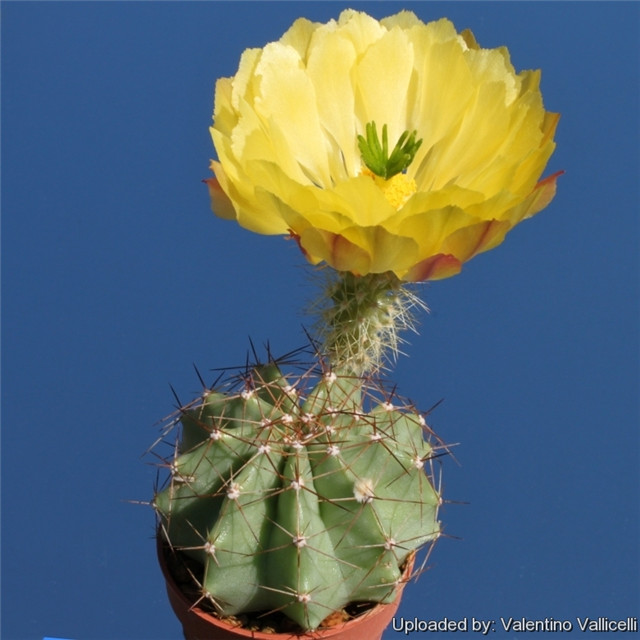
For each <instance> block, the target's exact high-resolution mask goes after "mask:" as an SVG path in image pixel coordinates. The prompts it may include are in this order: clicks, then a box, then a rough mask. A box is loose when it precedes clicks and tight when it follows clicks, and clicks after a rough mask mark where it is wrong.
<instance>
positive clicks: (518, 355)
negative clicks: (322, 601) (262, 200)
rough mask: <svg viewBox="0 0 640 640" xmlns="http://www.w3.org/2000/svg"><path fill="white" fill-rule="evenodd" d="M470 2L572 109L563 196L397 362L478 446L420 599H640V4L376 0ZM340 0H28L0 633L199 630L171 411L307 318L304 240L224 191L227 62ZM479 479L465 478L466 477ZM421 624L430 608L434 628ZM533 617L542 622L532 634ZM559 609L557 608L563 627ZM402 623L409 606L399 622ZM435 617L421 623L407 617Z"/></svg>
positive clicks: (328, 13) (440, 293)
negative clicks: (159, 520) (156, 447)
mask: <svg viewBox="0 0 640 640" xmlns="http://www.w3.org/2000/svg"><path fill="white" fill-rule="evenodd" d="M352 4H353V5H355V7H356V8H358V9H363V10H367V11H368V12H370V13H371V14H373V15H374V16H376V17H378V18H380V17H384V16H385V15H388V14H390V13H394V12H395V11H397V10H400V9H401V8H403V7H405V6H406V7H408V8H411V9H413V10H414V11H415V12H416V13H417V14H418V15H419V16H420V17H421V18H422V19H423V20H425V21H428V20H432V19H436V18H439V17H441V16H448V17H450V18H451V19H452V20H453V21H454V22H455V24H456V26H457V27H458V29H463V28H465V27H470V28H471V29H472V30H473V31H474V33H475V34H476V37H477V38H478V40H479V42H480V43H481V44H482V45H483V46H487V47H495V46H499V45H503V44H505V45H507V46H508V47H509V49H510V52H511V55H512V60H513V62H514V65H515V66H516V68H517V69H523V68H538V67H540V68H542V69H543V84H542V88H543V94H544V97H545V103H546V106H547V108H548V109H549V110H552V111H559V112H561V113H562V119H561V121H560V126H559V130H558V135H557V142H558V148H557V151H556V153H555V155H554V156H553V158H552V159H551V162H550V164H549V167H548V172H549V173H551V172H554V171H557V170H560V169H565V170H566V174H565V175H564V176H563V177H562V178H561V179H560V182H559V191H558V195H557V197H556V199H555V201H554V202H553V203H552V204H551V206H550V207H549V208H548V209H547V210H545V211H544V212H542V213H540V214H539V215H538V216H537V217H535V218H534V219H532V220H531V221H528V222H526V223H524V224H522V225H520V226H519V227H518V228H517V229H516V230H515V231H513V232H512V233H511V234H510V236H509V237H508V239H507V241H506V242H505V243H504V244H503V245H502V246H500V247H499V248H497V249H496V250H494V251H492V252H490V253H487V254H484V255H482V256H480V257H478V258H476V259H475V260H473V261H472V262H470V263H468V264H467V265H465V268H464V270H463V272H462V274H461V275H459V276H456V277H455V278H451V279H449V280H444V281H441V282H437V283H434V284H430V285H427V286H425V287H424V288H423V293H424V298H425V299H426V300H427V302H428V304H429V306H430V307H431V309H432V312H431V314H430V315H428V316H427V315H424V316H422V317H421V335H420V336H415V335H414V336H409V338H410V341H411V345H410V347H409V348H408V351H409V354H410V355H409V357H406V358H403V359H402V360H400V361H399V362H398V365H397V367H396V369H395V372H394V374H393V379H394V381H395V382H396V383H397V384H398V389H399V391H400V392H401V393H402V394H403V395H405V396H409V397H410V398H411V399H413V400H414V401H415V402H416V403H417V404H419V405H420V406H421V407H422V408H424V409H427V408H429V407H430V406H431V405H432V404H434V403H435V402H437V401H438V400H440V399H441V398H444V400H445V401H444V403H443V404H442V405H440V406H439V407H438V408H437V410H436V411H435V412H434V413H433V414H432V416H431V425H432V427H433V428H434V429H435V430H436V431H437V432H438V433H439V434H440V435H441V436H442V438H443V439H444V440H446V441H447V442H450V443H460V444H459V446H457V447H456V448H455V456H456V459H457V462H455V461H454V460H452V459H448V460H447V461H446V462H445V464H444V471H443V473H444V475H443V483H444V484H443V487H444V491H445V497H446V498H447V499H449V500H451V501H453V502H454V503H455V504H450V505H447V506H446V507H445V508H444V509H443V510H442V519H443V521H444V523H445V527H446V532H447V534H449V535H450V536H451V537H450V538H447V539H444V540H442V541H441V542H440V543H439V544H438V546H437V547H436V549H435V552H434V554H433V555H432V558H431V562H432V565H433V568H432V570H431V571H430V572H428V573H427V574H426V575H423V576H422V577H421V578H420V580H419V582H418V583H417V584H412V585H410V586H409V587H408V588H407V590H406V592H405V597H404V600H403V602H402V606H401V609H400V611H399V615H400V616H404V617H405V618H410V619H413V617H415V616H417V617H419V618H422V619H426V618H429V619H432V618H434V619H438V620H439V619H442V618H444V617H445V616H448V617H450V618H454V619H460V618H463V617H468V618H471V616H475V617H478V618H482V619H493V620H496V621H497V625H496V631H495V633H494V634H492V635H493V636H494V637H505V638H506V637H509V638H519V637H524V634H518V633H513V632H512V633H510V634H507V633H504V632H501V631H500V624H499V616H503V617H516V618H520V617H521V616H526V617H527V618H530V619H536V618H544V617H554V618H555V619H562V620H564V619H567V620H570V621H572V622H573V624H574V627H575V629H576V630H575V631H574V632H573V635H581V634H580V633H579V631H578V630H577V624H576V622H575V617H576V616H582V617H584V616H591V617H596V616H608V617H610V618H625V617H627V616H637V615H638V612H639V611H640V603H639V593H640V589H639V576H640V569H639V562H638V561H639V550H638V541H639V531H638V520H639V519H638V514H639V499H638V498H639V496H638V486H639V479H640V478H639V472H638V468H639V465H638V463H639V455H638V442H639V435H638V434H639V429H638V427H639V407H638V396H637V394H638V386H639V366H638V363H639V343H638V333H639V328H638V327H639V304H638V303H639V300H640V296H639V290H638V273H639V270H638V248H639V243H638V240H639V227H638V219H639V215H638V214H639V206H638V205H639V197H638V175H639V163H638V142H639V139H638V129H639V128H638V107H639V104H638V85H639V82H638V79H639V69H638V65H639V62H638V60H639V58H638V36H639V22H640V20H639V19H640V5H638V4H637V3H635V2H629V3H616V2H606V3H605V2H600V3H597V2H593V3H580V2H575V3H574V2H572V3H561V2H546V3H520V2H518V3H506V2H503V3H485V2H473V3H462V2H455V3H446V4H443V3H427V2H420V3H405V4H400V3H382V2H380V3H378V2H376V3H352ZM347 6H348V4H343V3H329V2H322V3H315V2H308V3H307V2H300V3H294V2H289V3H274V2H258V3H245V2H237V3H231V2H230V3H218V2H211V3H204V2H202V3H201V2H196V3H182V4H179V3H169V2H167V3H151V2H150V3H146V2H145V3H127V2H125V3H119V2H118V3H116V2H114V3H82V2H80V3H58V2H51V3H49V2H47V3H35V2H25V3H16V2H4V3H3V4H2V161H3V162H2V214H3V215H2V223H3V228H2V232H3V233H2V294H3V327H2V329H3V336H2V337H3V380H2V381H3V385H2V409H3V413H2V633H1V636H2V638H3V640H19V639H20V640H22V639H28V640H41V639H42V637H43V636H46V635H49V636H60V637H67V638H73V639H74V640H97V639H101V640H103V639H104V640H114V639H122V640H127V639H141V640H142V639H154V640H162V639H165V638H166V639H167V640H169V639H178V638H180V637H181V635H180V630H179V625H178V623H177V621H176V620H175V619H174V617H173V614H172V612H171V610H170V608H169V605H168V603H167V600H166V595H165V593H164V585H163V582H162V579H161V575H160V572H159V569H158V568H157V563H156V559H155V556H154V553H155V551H154V544H153V541H152V537H153V532H154V518H153V513H152V511H151V509H150V508H149V507H147V506H144V505H138V504H134V503H132V502H129V501H133V502H135V501H141V502H144V501H148V500H149V499H150V497H151V494H152V489H153V485H154V481H155V469H154V467H153V466H152V465H151V464H150V463H152V462H153V460H151V459H150V458H148V457H147V458H145V457H143V454H144V452H145V450H146V449H147V447H148V446H149V445H150V444H151V443H152V442H153V440H154V439H155V438H156V436H157V434H158V427H157V425H156V424H155V423H156V421H157V420H159V419H161V418H162V417H163V416H165V415H166V414H168V413H170V412H171V411H172V410H173V402H174V401H173V398H172V395H171V392H170V389H169V384H170V383H171V384H172V385H173V386H174V387H175V388H176V390H177V391H178V393H179V394H180V396H181V397H182V399H183V400H188V399H190V398H191V397H193V395H194V394H195V393H196V392H197V391H198V390H199V383H198V380H197V377H196V375H195V373H194V371H193V368H192V363H196V364H197V366H198V367H199V369H200V370H201V371H203V372H204V373H205V375H206V376H207V380H208V381H209V382H210V381H212V379H213V377H212V374H210V373H209V371H210V369H212V368H214V367H221V366H230V365H236V364H242V363H243V362H244V359H245V354H246V351H247V348H248V337H249V336H251V337H252V339H253V340H254V341H255V342H256V343H257V344H262V343H264V342H266V341H267V340H269V341H270V342H271V345H272V348H273V350H274V351H275V352H276V353H284V352H286V351H289V350H291V349H294V348H296V347H298V346H301V345H302V344H303V343H304V334H303V331H302V325H303V324H305V323H306V324H308V323H309V319H308V318H306V317H305V316H304V315H303V314H302V313H301V309H302V308H303V307H304V305H305V304H306V303H307V302H308V300H309V298H310V297H311V295H312V294H313V289H312V287H311V285H310V284H309V274H308V269H306V268H305V267H304V266H303V263H304V260H303V259H302V257H301V256H300V255H299V253H298V251H297V248H296V247H295V244H294V243H291V242H284V241H282V240H281V239H279V238H273V237H259V236H254V235H253V234H251V233H249V232H247V231H244V230H242V229H240V228H239V227H237V226H236V225H235V224H232V223H229V222H225V221H222V220H219V219H217V218H215V217H214V216H213V215H212V214H211V213H210V210H209V203H208V196H207V190H206V187H205V186H204V185H203V184H202V183H201V182H200V180H201V179H202V178H205V177H207V176H208V161H209V158H210V157H211V156H212V155H213V149H212V146H211V142H210V139H209V134H208V131H207V127H208V125H209V123H210V118H211V112H212V104H213V85H214V81H215V79H216V78H217V77H219V76H228V75H232V74H233V73H235V70H236V68H237V63H238V59H239V56H240V54H241V52H242V51H243V49H244V48H246V47H249V46H263V45H264V44H266V43H267V42H268V41H270V40H274V39H277V38H278V37H280V35H281V34H282V33H283V32H284V31H285V29H286V28H287V27H288V26H289V25H290V24H291V22H292V21H293V20H294V19H295V18H296V17H298V16H300V15H304V16H306V17H308V18H311V19H314V20H321V21H325V20H327V19H329V18H331V17H337V15H338V14H339V12H340V10H341V9H343V8H346V7H347ZM460 503H465V504H460ZM418 635H421V634H418ZM529 635H530V634H527V637H528V636H529ZM541 635H542V634H541ZM400 637H403V636H402V635H401V634H398V633H395V632H393V630H391V629H390V630H388V631H387V632H386V634H385V638H388V639H389V640H392V639H393V638H400ZM410 637H411V636H410Z"/></svg>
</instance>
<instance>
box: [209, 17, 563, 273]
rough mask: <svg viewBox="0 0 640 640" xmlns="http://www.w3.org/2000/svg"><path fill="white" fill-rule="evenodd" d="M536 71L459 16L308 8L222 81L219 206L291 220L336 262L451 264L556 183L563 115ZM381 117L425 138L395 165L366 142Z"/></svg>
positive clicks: (479, 247)
mask: <svg viewBox="0 0 640 640" xmlns="http://www.w3.org/2000/svg"><path fill="white" fill-rule="evenodd" d="M539 83H540V72H539V71H523V72H521V73H518V74H517V73H516V72H515V70H514V68H513V66H512V65H511V62H510V59H509V53H508V51H507V49H506V48H498V49H481V48H480V47H479V46H478V44H477V42H476V41H475V39H474V37H473V35H472V34H471V33H470V32H469V31H465V32H463V33H460V34H459V33H457V32H456V30H455V28H454V26H453V24H452V23H451V22H449V21H448V20H446V19H441V20H438V21H436V22H430V23H428V24H425V23H423V22H422V21H420V20H419V19H418V18H417V17H416V16H415V15H414V14H413V13H411V12H408V11H402V12H400V13H398V14H396V15H394V16H391V17H388V18H385V19H383V20H381V21H377V20H375V19H373V18H371V17H370V16H368V15H366V14H364V13H361V12H356V11H352V10H347V11H344V12H343V13H342V14H341V15H340V18H339V20H338V21H333V20H332V21H330V22H329V23H327V24H318V23H312V22H309V21H308V20H306V19H299V20H297V21H296V22H295V23H294V24H293V25H292V27H291V28H290V29H289V30H288V31H287V32H286V33H285V34H284V36H282V38H281V39H280V40H279V41H277V42H272V43H270V44H267V45H266V46H265V47H264V48H263V49H248V50H246V51H245V52H244V53H243V55H242V58H241V60H240V66H239V69H238V72H237V74H236V75H235V76H234V77H233V78H222V79H220V80H218V82H217V84H216V97H215V109H214V125H213V127H211V135H212V137H213V141H214V144H215V147H216V150H217V154H218V158H219V161H212V165H211V166H212V170H213V171H214V173H215V176H216V178H212V179H210V180H208V182H209V187H210V191H211V196H212V205H213V208H214V211H215V212H216V213H217V214H218V215H220V216H222V217H225V218H231V219H236V220H237V221H238V223H239V224H241V225H242V226H243V227H246V228H247V229H250V230H251V231H255V232H257V233H262V234H291V235H293V236H294V237H295V238H296V240H297V241H298V243H299V245H300V247H301V249H302V250H303V252H304V254H305V256H306V257H307V258H308V260H309V261H310V262H311V263H313V264H317V263H319V262H321V261H325V262H326V263H328V264H329V265H331V266H332V267H334V268H335V269H336V270H338V271H348V272H351V273H353V274H355V275H360V276H362V275H366V274H370V273H385V272H393V273H394V274H395V275H396V276H397V277H398V278H400V279H402V280H405V281H418V280H428V279H437V278H444V277H448V276H451V275H454V274H456V273H458V272H459V271H460V269H461V266H462V263H464V262H466V261H467V260H469V259H470V258H472V257H473V256H475V255H476V254H478V253H481V252H482V251H486V250H488V249H492V248H494V247H495V246H497V245H498V244H499V243H500V242H502V240H503V239H504V236H505V234H506V233H507V231H509V229H511V228H512V227H513V226H514V225H516V224H517V223H518V222H520V221H521V220H523V219H525V218H528V217H530V216H532V215H533V214H534V213H537V212H538V211H540V210H541V209H542V208H544V207H545V206H546V205H547V204H549V202H550V201H551V199H552V198H553V196H554V194H555V183H556V178H557V175H558V174H555V175H553V176H551V177H549V178H547V179H545V180H541V181H540V177H541V175H542V172H543V170H544V168H545V166H546V164H547V161H548V159H549V157H550V156H551V154H552V152H553V149H554V147H555V143H554V141H553V136H554V132H555V129H556V125H557V122H558V118H559V116H558V115H557V114H554V113H549V112H547V111H545V109H544V106H543V102H542V95H541V93H540V90H539ZM370 122H374V123H376V125H377V126H378V127H383V125H386V127H387V129H388V139H389V142H390V146H393V144H395V141H396V140H398V139H399V138H400V137H401V136H402V134H403V133H404V132H413V131H416V132H417V137H418V139H420V140H421V143H420V145H419V147H418V149H417V151H416V153H415V157H413V160H412V161H411V163H410V164H409V166H408V167H407V168H406V170H405V171H404V172H402V173H397V174H396V175H395V176H393V177H390V178H389V179H388V180H385V179H384V178H381V177H380V176H379V175H374V174H373V173H372V172H371V171H370V170H369V169H368V168H367V166H366V165H365V163H364V161H363V157H362V154H361V149H360V148H359V146H358V136H364V135H365V130H366V125H367V124H368V123H370ZM385 133H386V132H385Z"/></svg>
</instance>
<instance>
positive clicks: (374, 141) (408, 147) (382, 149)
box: [358, 121, 422, 180]
mask: <svg viewBox="0 0 640 640" xmlns="http://www.w3.org/2000/svg"><path fill="white" fill-rule="evenodd" d="M366 133H367V137H366V139H365V137H364V136H358V148H359V149H360V153H361V155H362V161H363V162H364V163H365V165H367V167H368V168H369V169H370V170H371V171H372V172H373V173H375V174H376V175H377V176H380V177H381V178H384V179H385V180H388V179H389V178H392V177H393V176H395V175H396V174H397V173H402V172H403V171H404V170H405V169H406V168H407V167H408V166H409V165H410V164H411V163H412V162H413V158H414V157H415V155H416V152H417V151H418V149H419V148H420V145H421V144H422V139H420V140H416V135H417V134H418V132H417V131H413V132H412V133H411V134H409V132H408V131H405V132H404V133H403V134H402V135H401V136H400V138H399V139H398V142H396V146H395V147H394V148H393V151H392V152H391V155H389V141H388V140H387V125H386V124H385V125H383V127H382V144H380V139H379V138H378V131H377V128H376V123H375V122H373V121H372V122H369V123H367V127H366Z"/></svg>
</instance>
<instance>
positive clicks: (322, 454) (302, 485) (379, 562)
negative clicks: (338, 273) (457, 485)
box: [153, 360, 441, 630]
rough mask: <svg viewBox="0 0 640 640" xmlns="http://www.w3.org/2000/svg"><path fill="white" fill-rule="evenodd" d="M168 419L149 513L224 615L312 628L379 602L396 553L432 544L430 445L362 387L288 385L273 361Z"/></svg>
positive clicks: (336, 381)
mask: <svg viewBox="0 0 640 640" xmlns="http://www.w3.org/2000/svg"><path fill="white" fill-rule="evenodd" d="M178 421H179V422H180V423H181V427H182V433H181V437H180V439H179V444H178V445H177V446H176V447H175V449H174V453H173V455H172V456H171V457H170V458H169V459H168V460H167V461H166V464H167V466H168V467H169V469H170V478H169V480H168V483H167V484H166V486H165V487H164V488H163V489H162V490H160V491H158V492H157V493H156V495H155V498H154V502H153V506H154V508H155V510H156V512H157V514H158V517H159V521H160V528H161V531H162V534H163V536H164V537H165V538H166V539H167V540H168V541H169V542H170V544H171V546H172V547H173V548H174V549H176V550H180V551H182V552H183V553H184V554H186V555H187V556H190V557H191V558H192V559H193V560H196V561H197V562H198V563H199V565H200V566H201V567H202V574H201V576H200V578H199V581H200V586H199V588H200V592H201V595H202V598H203V599H205V600H208V601H209V602H210V603H211V604H212V605H213V606H214V607H215V610H216V611H217V612H218V613H219V614H220V615H222V616H230V615H238V614H241V613H244V612H281V613H282V614H284V616H286V617H287V618H289V619H290V620H292V621H293V622H295V623H296V624H297V625H299V627H301V628H302V629H304V630H314V629H316V628H317V627H318V626H320V625H321V623H322V621H323V620H324V619H325V618H326V617H327V616H329V615H330V614H331V613H332V612H334V611H340V610H341V609H343V608H344V607H345V606H347V605H348V604H349V603H354V602H381V603H386V602H391V601H392V600H393V599H394V597H395V592H396V586H397V585H398V584H399V582H400V581H401V576H402V566H403V563H404V562H405V560H406V559H407V556H408V555H409V554H410V553H411V552H412V551H413V550H415V549H418V548H420V547H422V546H424V545H426V544H428V543H432V542H433V541H435V540H436V539H437V538H438V536H439V535H440V525H439V522H438V520H437V513H438V508H439V505H440V503H441V498H440V494H439V491H438V490H437V489H436V488H435V486H434V480H433V468H432V464H433V460H434V458H435V457H436V456H437V453H436V451H437V443H436V444H433V438H432V434H431V432H430V430H429V428H428V427H427V425H426V423H425V420H424V418H423V416H422V415H421V414H420V413H419V412H418V411H416V410H415V409H414V408H413V407H412V406H410V405H409V404H408V403H407V402H405V401H403V400H401V399H399V398H395V397H394V398H393V401H392V400H391V399H390V396H389V395H388V394H386V393H385V391H384V389H383V388H382V387H381V385H380V384H379V383H377V382H374V381H373V380H372V379H369V378H366V377H362V376H356V375H353V374H351V373H348V372H338V371H336V372H331V371H328V372H327V371H323V370H322V368H321V367H318V366H316V367H311V368H308V369H305V370H304V373H303V374H301V375H300V374H296V375H295V376H293V377H292V376H291V375H285V374H283V372H282V371H281V366H280V365H279V364H278V363H277V362H276V361H274V360H271V361H270V362H269V363H268V364H262V365H260V364H259V365H255V366H253V367H251V368H249V369H248V371H247V372H245V373H244V374H243V375H242V377H241V379H240V381H239V380H238V379H236V380H235V382H233V380H230V381H228V383H227V384H226V385H223V387H222V388H221V390H220V388H218V390H207V391H205V392H204V393H203V394H202V395H201V396H200V397H199V398H198V399H197V400H196V401H195V402H193V403H191V404H190V405H188V406H186V407H183V408H182V409H181V410H180V412H179V418H178V419H176V420H175V421H174V424H177V423H178ZM427 471H429V473H427Z"/></svg>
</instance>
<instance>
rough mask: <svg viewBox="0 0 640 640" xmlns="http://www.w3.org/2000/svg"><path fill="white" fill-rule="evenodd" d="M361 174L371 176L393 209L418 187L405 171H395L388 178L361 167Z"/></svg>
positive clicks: (400, 205)
mask: <svg viewBox="0 0 640 640" xmlns="http://www.w3.org/2000/svg"><path fill="white" fill-rule="evenodd" d="M362 174H363V175H366V176H370V177H371V178H372V180H373V181H374V182H375V183H376V185H378V187H379V189H380V190H381V191H382V194H383V195H384V197H385V198H386V199H387V202H388V203H389V204H390V205H391V206H392V207H393V208H394V209H400V207H402V205H403V204H404V203H405V202H406V201H407V200H408V199H409V198H410V197H411V196H412V195H413V194H414V193H415V192H416V190H417V188H418V187H417V185H416V181H415V180H414V179H413V178H409V177H408V176H407V174H406V173H396V175H395V176H392V177H391V178H389V179H388V180H385V179H384V178H381V177H380V176H377V175H375V173H373V171H371V170H370V169H366V168H365V169H362Z"/></svg>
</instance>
